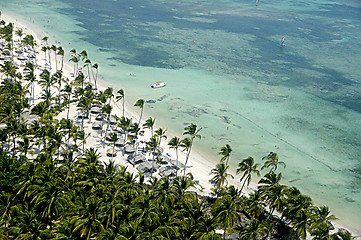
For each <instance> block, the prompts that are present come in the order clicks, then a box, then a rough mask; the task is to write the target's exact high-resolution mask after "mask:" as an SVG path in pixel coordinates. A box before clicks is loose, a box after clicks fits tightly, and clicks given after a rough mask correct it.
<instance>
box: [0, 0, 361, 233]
mask: <svg viewBox="0 0 361 240" xmlns="http://www.w3.org/2000/svg"><path fill="white" fill-rule="evenodd" d="M19 6H22V7H21V8H19ZM0 7H1V8H2V9H4V10H7V11H9V12H12V13H14V14H17V15H18V16H21V17H22V18H23V19H24V20H28V21H31V22H34V23H35V24H36V25H38V26H39V27H40V28H43V29H46V31H49V33H48V35H49V37H50V40H51V39H52V38H53V39H57V40H58V41H60V42H61V44H62V46H63V47H64V48H66V49H67V50H70V49H71V48H74V47H75V48H76V49H78V51H81V50H82V49H86V50H87V52H88V54H89V57H90V59H91V60H92V61H93V62H98V63H99V65H100V74H101V77H102V78H103V79H104V81H106V82H108V83H109V84H112V85H113V86H114V87H115V88H116V89H117V88H124V89H125V90H126V94H127V95H126V97H127V100H128V101H129V102H130V103H134V102H135V101H136V100H137V99H138V98H144V99H145V100H154V101H155V102H154V103H147V104H146V106H145V112H146V114H148V115H150V116H153V117H154V116H157V117H156V120H157V122H158V123H159V124H160V126H164V127H166V128H168V129H171V130H172V131H174V132H175V133H177V134H178V136H181V132H182V129H183V127H184V126H185V125H186V124H188V123H190V122H193V123H196V124H197V125H199V126H201V127H202V128H203V129H202V132H201V133H202V136H203V138H202V140H201V141H198V142H197V143H196V147H197V149H198V150H199V151H200V152H202V153H203V154H204V155H205V156H207V157H209V158H210V159H213V160H214V161H217V160H218V156H217V152H218V151H219V149H220V148H221V147H222V146H223V145H225V144H226V143H229V144H230V145H231V147H232V149H233V155H232V157H231V164H232V165H233V166H234V167H235V166H236V165H237V163H238V162H239V161H240V160H242V159H243V158H246V157H248V156H253V157H254V158H255V159H256V160H259V161H261V160H260V159H261V158H262V157H263V156H265V155H267V154H268V153H269V152H270V151H274V152H277V153H278V155H279V158H280V159H281V160H282V161H285V162H286V164H287V168H286V169H282V170H281V171H282V173H283V175H284V179H283V183H285V184H287V185H294V186H296V187H299V188H300V189H301V190H302V192H304V193H305V194H308V195H310V196H311V197H312V198H313V200H314V201H315V203H316V204H319V205H321V204H325V205H328V206H329V207H330V208H331V210H332V212H333V213H334V214H335V215H336V216H337V217H338V218H339V219H340V220H341V221H342V222H344V223H345V224H347V226H349V227H351V228H352V229H353V230H355V229H356V230H357V231H358V232H361V230H360V227H359V226H361V217H360V216H361V162H360V159H361V146H360V144H361V120H360V119H361V104H360V96H361V95H360V92H361V87H360V82H361V77H360V76H361V66H360V65H361V63H360V61H359V56H361V44H360V43H361V41H360V40H361V6H360V3H359V1H356V0H355V1H342V0H338V1H307V2H306V1H305V2H302V1H280V0H279V1H267V2H266V1H265V2H263V1H259V2H258V6H257V7H256V6H255V3H254V2H251V1H237V2H236V1H207V2H205V1H196V2H195V1H167V2H166V4H165V2H164V1H152V2H148V1H147V2H145V1H123V0H118V1H113V0H112V1H110V0H105V1H93V0H92V1H76V3H74V2H73V1H70V0H63V1H58V0H51V1H47V2H44V1H37V0H31V1H28V2H26V3H23V2H22V1H20V0H12V1H10V0H3V1H2V2H1V3H0ZM44 34H45V33H44ZM283 35H285V36H286V46H285V47H280V39H281V37H282V36H283ZM130 72H133V73H136V75H137V76H136V77H130V76H129V73H130ZM156 80H162V81H167V82H168V85H167V87H166V88H162V89H155V90H154V91H151V89H150V88H149V86H150V84H152V83H153V82H154V81H156ZM190 164H191V163H190Z"/></svg>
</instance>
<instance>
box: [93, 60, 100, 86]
mask: <svg viewBox="0 0 361 240" xmlns="http://www.w3.org/2000/svg"><path fill="white" fill-rule="evenodd" d="M93 68H95V69H96V70H97V72H96V75H95V77H94V74H93V79H94V84H95V89H96V90H98V87H97V80H98V68H99V66H98V64H97V63H94V64H93ZM93 68H92V72H93Z"/></svg>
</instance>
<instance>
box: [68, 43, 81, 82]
mask: <svg viewBox="0 0 361 240" xmlns="http://www.w3.org/2000/svg"><path fill="white" fill-rule="evenodd" d="M70 53H71V54H72V56H71V58H70V59H69V61H71V62H73V63H74V74H73V75H74V77H77V76H78V72H79V71H78V64H79V61H80V56H79V55H78V54H77V53H76V50H75V48H73V49H72V50H70Z"/></svg>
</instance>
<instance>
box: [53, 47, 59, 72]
mask: <svg viewBox="0 0 361 240" xmlns="http://www.w3.org/2000/svg"><path fill="white" fill-rule="evenodd" d="M54 55H55V71H56V72H57V71H58V59H57V57H56V51H54Z"/></svg>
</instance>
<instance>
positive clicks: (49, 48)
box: [46, 46, 51, 69]
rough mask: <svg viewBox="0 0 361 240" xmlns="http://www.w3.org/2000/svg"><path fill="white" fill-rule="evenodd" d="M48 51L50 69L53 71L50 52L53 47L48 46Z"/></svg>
mask: <svg viewBox="0 0 361 240" xmlns="http://www.w3.org/2000/svg"><path fill="white" fill-rule="evenodd" d="M46 49H47V50H48V59H49V68H50V69H51V58H50V50H51V47H50V46H46Z"/></svg>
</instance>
